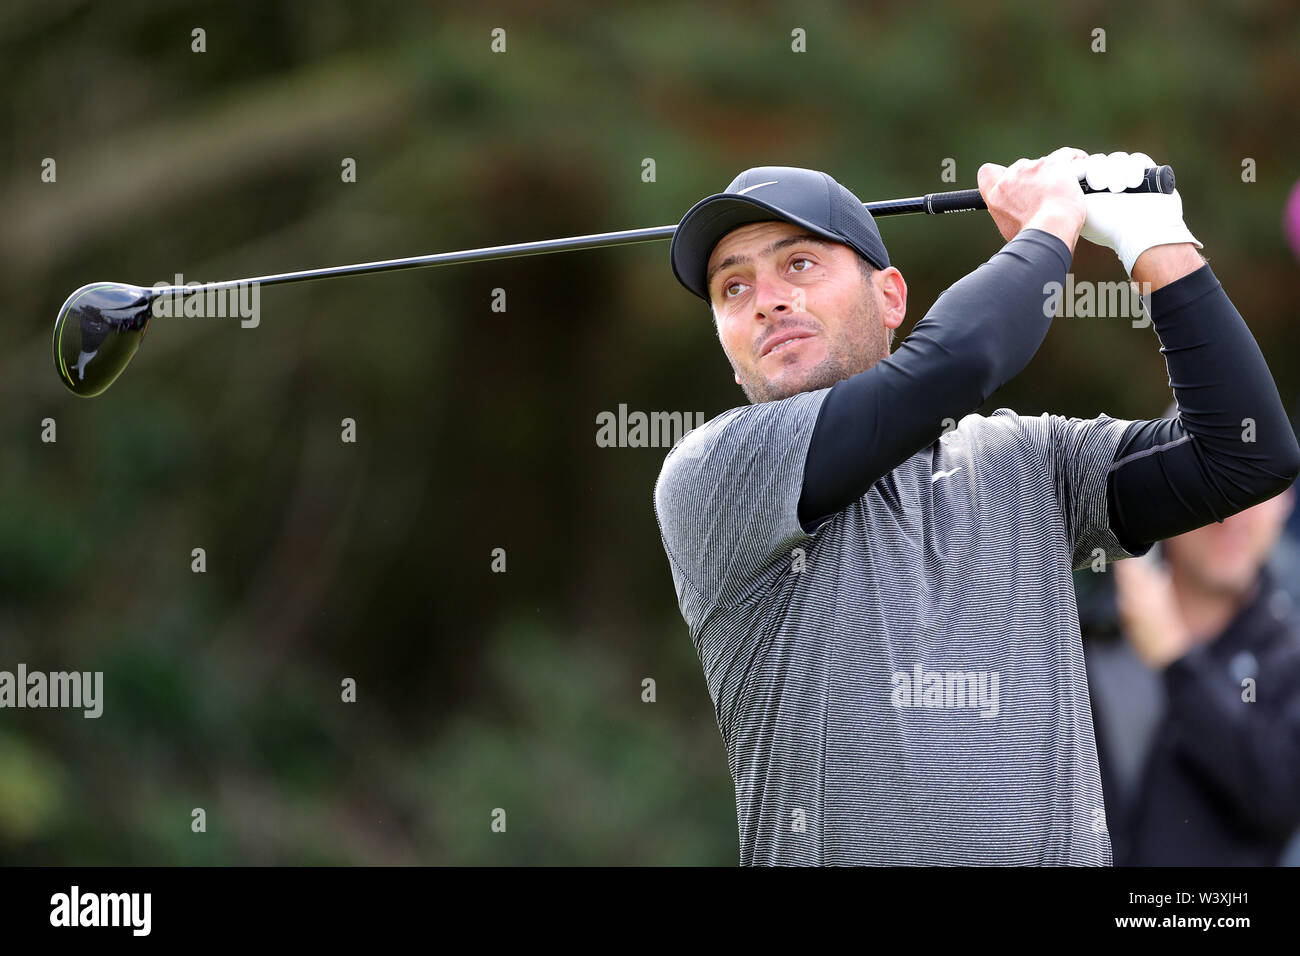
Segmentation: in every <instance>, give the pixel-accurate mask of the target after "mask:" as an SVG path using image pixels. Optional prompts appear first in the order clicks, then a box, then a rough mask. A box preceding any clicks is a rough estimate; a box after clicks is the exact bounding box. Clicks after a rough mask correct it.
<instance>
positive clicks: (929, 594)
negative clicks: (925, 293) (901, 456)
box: [654, 389, 1131, 865]
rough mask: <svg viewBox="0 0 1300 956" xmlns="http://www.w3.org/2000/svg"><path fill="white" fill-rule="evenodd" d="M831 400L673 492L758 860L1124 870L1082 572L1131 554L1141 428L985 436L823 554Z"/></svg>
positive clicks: (963, 445) (675, 562)
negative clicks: (811, 460)
mask: <svg viewBox="0 0 1300 956" xmlns="http://www.w3.org/2000/svg"><path fill="white" fill-rule="evenodd" d="M828 392H829V389H821V390H819V391H813V392H805V393H802V394H799V395H795V396H793V397H791V398H788V399H784V400H782V401H778V402H768V403H763V404H758V405H750V406H745V407H742V408H737V409H732V410H731V411H728V412H725V413H723V414H721V415H719V416H718V417H716V418H714V419H713V420H712V421H710V422H708V423H707V424H705V425H703V426H701V427H700V428H697V429H696V430H695V431H693V432H690V433H689V434H687V435H686V436H685V437H684V438H683V439H682V440H681V441H680V442H678V444H677V445H676V446H675V447H674V448H673V449H672V451H670V452H669V454H668V456H667V458H666V459H665V461H664V466H663V470H662V471H661V473H660V475H659V479H658V481H657V483H656V485H655V491H654V504H655V512H656V515H657V518H658V521H659V528H660V532H661V535H662V538H663V544H664V549H665V551H666V552H667V554H668V558H669V564H670V567H671V571H672V577H673V583H674V585H675V586H676V589H677V598H678V604H679V606H680V608H681V612H682V616H683V618H684V619H685V621H686V623H687V626H688V627H689V630H690V635H691V638H692V640H693V641H694V644H695V648H696V650H697V652H698V654H699V657H700V662H701V664H702V665H703V667H704V675H705V679H706V681H707V683H708V688H709V694H710V696H711V697H712V699H713V703H714V710H715V713H716V716H717V720H718V728H719V730H720V731H721V734H722V739H723V742H724V744H725V746H726V750H727V757H728V764H729V767H730V770H731V776H732V779H733V781H734V783H735V790H736V815H737V820H738V826H739V835H740V862H741V863H742V864H943V865H988V864H1003V865H1012V864H1074V865H1108V864H1110V862H1111V854H1110V841H1109V838H1108V835H1107V832H1106V822H1105V811H1104V809H1103V802H1102V794H1101V782H1100V777H1099V774H1098V769H1097V752H1096V747H1095V744H1094V741H1093V729H1092V714H1091V711H1090V709H1089V702H1088V688H1087V679H1086V672H1085V669H1084V659H1083V650H1082V646H1081V642H1080V636H1079V619H1078V612H1077V610H1076V605H1075V598H1074V586H1073V577H1072V573H1071V572H1072V569H1074V568H1076V567H1083V566H1089V565H1092V564H1094V563H1096V562H1097V561H1098V558H1099V556H1104V558H1105V561H1106V563H1107V564H1109V562H1110V561H1112V560H1117V559H1120V558H1124V557H1130V556H1131V555H1130V554H1129V552H1127V551H1125V550H1124V548H1123V547H1122V546H1121V545H1120V543H1119V541H1118V540H1117V539H1116V538H1115V536H1114V534H1113V532H1112V531H1111V529H1110V525H1109V521H1108V516H1107V505H1106V475H1107V470H1108V469H1109V467H1110V465H1111V463H1112V462H1113V460H1114V454H1115V450H1116V447H1117V446H1118V444H1119V442H1120V439H1121V437H1122V435H1123V432H1124V430H1125V428H1126V427H1128V426H1129V425H1130V424H1131V422H1129V421H1124V420H1119V419H1113V418H1110V417H1109V416H1107V415H1105V414H1102V415H1101V416H1100V417H1098V418H1096V419H1077V418H1065V417H1062V416H1060V415H1050V414H1043V415H1040V416H1037V417H1028V416H1022V415H1018V414H1017V413H1015V412H1014V411H1012V410H1010V409H1006V408H1000V409H998V410H997V411H995V412H994V413H993V414H992V415H989V416H982V415H974V414H972V415H967V416H966V417H965V418H963V419H962V420H961V421H960V422H959V423H957V427H956V428H955V429H953V430H951V431H949V432H948V433H947V434H945V435H943V436H942V437H941V438H940V439H939V440H937V441H936V442H934V443H933V444H931V445H930V446H929V447H928V448H925V449H923V450H922V451H919V452H917V453H916V454H915V455H913V456H912V457H911V458H909V459H908V460H907V461H905V462H903V463H902V464H901V465H899V466H898V467H897V468H895V469H894V470H893V471H891V472H889V473H888V474H886V475H885V476H884V477H882V478H881V479H880V480H879V481H877V482H876V483H875V484H874V485H873V486H872V487H871V489H870V490H869V491H868V492H867V493H866V494H865V495H863V496H862V497H861V498H859V499H858V500H857V501H855V502H854V503H853V504H852V505H850V506H849V507H848V508H846V509H845V510H843V511H841V512H840V513H838V514H836V515H835V516H834V517H832V518H831V519H830V520H829V521H827V522H825V523H824V524H822V525H821V526H820V527H819V528H818V529H817V531H816V533H814V534H812V535H809V534H806V533H805V532H804V531H803V529H802V528H801V527H800V524H799V519H798V517H797V508H798V503H799V497H800V492H801V485H802V479H803V470H804V460H805V458H806V456H807V452H808V446H809V442H810V440H811V437H812V432H813V427H814V425H815V423H816V420H817V412H818V409H819V408H820V406H821V403H822V401H823V399H824V398H825V396H826V395H827V393H828Z"/></svg>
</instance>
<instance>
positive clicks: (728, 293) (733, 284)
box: [722, 282, 744, 299]
mask: <svg viewBox="0 0 1300 956" xmlns="http://www.w3.org/2000/svg"><path fill="white" fill-rule="evenodd" d="M743 284H744V283H741V282H728V283H727V284H726V285H725V286H723V287H722V295H723V298H727V299H734V298H735V296H734V295H732V294H731V290H732V289H734V288H736V287H737V286H740V285H743Z"/></svg>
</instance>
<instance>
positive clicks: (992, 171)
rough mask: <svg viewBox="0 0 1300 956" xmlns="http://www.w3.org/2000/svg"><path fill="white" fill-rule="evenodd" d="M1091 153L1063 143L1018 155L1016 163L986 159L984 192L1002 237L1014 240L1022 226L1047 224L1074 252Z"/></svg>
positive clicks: (982, 173)
mask: <svg viewBox="0 0 1300 956" xmlns="http://www.w3.org/2000/svg"><path fill="white" fill-rule="evenodd" d="M1087 156H1088V154H1087V153H1086V152H1084V151H1083V150H1081V149H1076V148H1075V147H1073V146H1063V147H1062V148H1060V149H1058V150H1056V151H1055V152H1054V153H1052V154H1051V155H1050V156H1043V157H1040V158H1038V159H1032V160H1031V159H1018V160H1016V161H1015V162H1014V163H1012V164H1011V165H1010V166H998V165H997V164H996V163H985V164H984V165H983V166H981V167H980V168H979V173H978V175H977V177H976V178H977V181H978V182H979V188H980V195H981V196H983V197H984V202H985V204H986V205H987V206H988V207H989V215H991V216H992V217H993V221H994V222H995V223H997V227H998V231H999V232H1001V233H1002V237H1003V238H1004V239H1006V240H1007V241H1008V242H1010V241H1011V240H1012V239H1014V238H1015V237H1016V235H1017V234H1018V233H1019V232H1020V231H1021V230H1022V229H1041V230H1043V231H1044V232H1049V233H1051V234H1052V235H1054V236H1056V237H1058V238H1059V239H1060V240H1061V241H1062V242H1064V243H1065V244H1066V245H1067V246H1068V247H1069V248H1070V252H1071V253H1073V252H1074V243H1075V241H1076V240H1077V239H1078V238H1079V230H1080V229H1081V228H1082V227H1083V221H1084V217H1085V215H1086V214H1087V208H1086V207H1085V206H1084V204H1083V190H1082V189H1080V188H1079V176H1080V173H1081V169H1082V163H1083V162H1084V160H1085V159H1087Z"/></svg>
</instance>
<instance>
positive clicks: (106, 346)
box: [54, 282, 159, 398]
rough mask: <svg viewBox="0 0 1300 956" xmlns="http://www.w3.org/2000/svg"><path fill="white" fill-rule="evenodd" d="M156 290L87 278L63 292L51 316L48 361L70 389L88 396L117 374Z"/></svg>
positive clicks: (139, 336) (148, 313)
mask: <svg viewBox="0 0 1300 956" xmlns="http://www.w3.org/2000/svg"><path fill="white" fill-rule="evenodd" d="M158 295H159V293H158V292H156V291H154V290H153V289H142V288H140V287H139V286H134V285H124V284H123V283H120V282H92V283H90V284H89V285H83V286H82V287H81V288H80V289H78V290H77V291H76V292H74V293H72V295H70V296H68V300H67V301H66V302H64V303H63V307H62V308H61V309H59V317H58V318H57V319H55V320H54V366H55V368H56V369H57V370H58V373H59V378H60V379H61V380H62V381H63V384H64V385H66V386H67V387H68V389H69V390H70V391H71V392H72V393H73V394H74V395H80V396H82V397H83V398H92V397H93V396H95V395H98V394H99V393H100V392H102V391H104V390H105V389H106V388H108V387H109V386H110V385H112V384H113V381H114V380H115V379H116V378H117V377H118V376H119V375H121V374H122V369H124V368H126V366H127V363H128V362H130V361H131V356H133V355H135V351H136V349H138V348H139V347H140V342H141V340H142V339H143V338H144V333H145V330H146V329H147V328H148V327H149V319H150V318H152V316H153V303H154V300H155V299H157V298H158Z"/></svg>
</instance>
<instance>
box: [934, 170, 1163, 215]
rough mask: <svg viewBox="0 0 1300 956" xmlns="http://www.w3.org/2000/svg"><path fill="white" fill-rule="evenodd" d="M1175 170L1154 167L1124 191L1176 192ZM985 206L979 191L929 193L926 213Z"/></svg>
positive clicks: (1083, 184)
mask: <svg viewBox="0 0 1300 956" xmlns="http://www.w3.org/2000/svg"><path fill="white" fill-rule="evenodd" d="M1174 184H1175V180H1174V170H1173V167H1171V166H1152V167H1151V168H1149V169H1148V170H1147V171H1146V176H1145V177H1144V178H1143V180H1142V182H1141V184H1139V185H1137V186H1133V187H1132V188H1130V189H1126V190H1124V192H1126V193H1164V194H1166V195H1168V194H1169V193H1171V192H1173V191H1174ZM1079 185H1080V186H1081V187H1082V188H1083V191H1084V192H1085V193H1096V192H1105V191H1106V190H1103V189H1093V188H1092V187H1091V186H1089V185H1088V184H1087V183H1086V182H1083V181H1080V183H1079ZM987 208H988V206H986V205H985V204H984V197H983V196H981V195H980V191H979V190H978V189H957V190H954V191H953V192H947V193H927V194H926V196H925V211H926V212H927V213H929V214H930V215H938V214H939V213H945V212H970V211H972V210H975V209H987Z"/></svg>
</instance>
